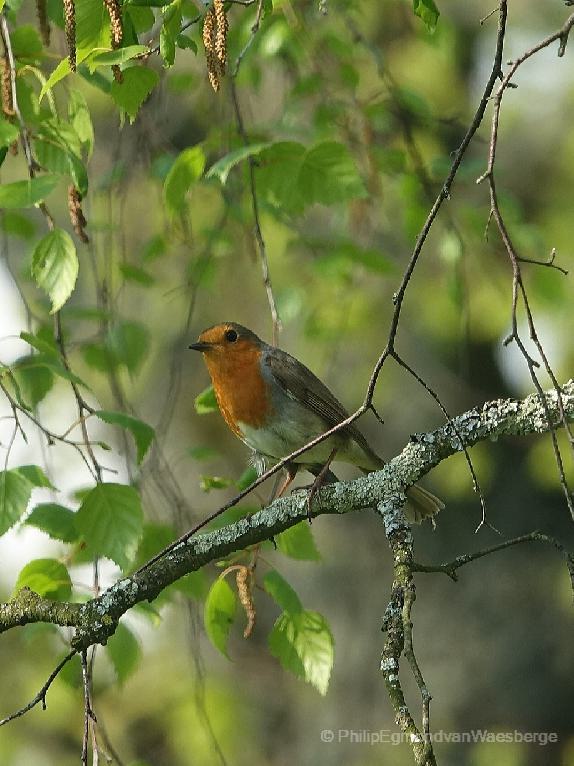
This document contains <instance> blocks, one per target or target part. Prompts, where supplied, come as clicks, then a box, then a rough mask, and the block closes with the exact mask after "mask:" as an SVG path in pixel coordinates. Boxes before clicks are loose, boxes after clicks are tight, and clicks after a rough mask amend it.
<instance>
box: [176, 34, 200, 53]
mask: <svg viewBox="0 0 574 766" xmlns="http://www.w3.org/2000/svg"><path fill="white" fill-rule="evenodd" d="M175 44H176V45H177V47H178V48H181V49H182V50H186V49H189V50H192V51H193V52H194V53H197V43H196V42H195V40H192V39H191V37H188V36H187V35H178V36H177V37H176V38H175Z"/></svg>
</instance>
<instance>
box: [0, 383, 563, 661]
mask: <svg viewBox="0 0 574 766" xmlns="http://www.w3.org/2000/svg"><path fill="white" fill-rule="evenodd" d="M562 402H563V406H564V413H565V415H566V417H567V418H568V420H570V421H574V380H572V381H570V382H568V383H567V384H565V385H564V386H563V387H562ZM547 413H549V414H550V424H549V422H548V420H547ZM560 422H561V412H560V407H559V404H558V396H557V393H556V391H555V390H554V389H553V390H552V391H550V392H548V393H547V394H546V395H545V402H544V404H543V403H542V402H541V401H540V397H539V396H538V395H537V394H535V395H532V396H529V397H527V398H526V399H524V400H522V401H517V400H514V399H501V400H496V401H492V402H487V403H486V404H484V405H483V406H482V407H481V408H475V409H473V410H469V411H468V412H465V413H463V414H462V415H459V416H458V417H456V418H454V420H453V422H452V423H450V424H447V425H445V426H443V427H441V428H438V429H437V430H435V431H432V432H429V433H424V434H416V435H414V436H412V437H411V440H410V441H409V443H408V444H407V445H406V446H405V448H404V449H403V450H402V452H400V453H399V454H398V455H397V456H396V457H394V458H393V459H392V460H390V461H389V462H388V463H387V464H386V465H385V466H384V468H383V469H382V470H381V471H376V472H374V473H372V474H369V475H368V476H364V477H361V478H359V479H355V480H354V481H350V482H340V483H337V484H333V485H331V486H329V487H325V488H324V489H323V490H321V491H320V493H319V495H318V497H317V501H316V503H315V504H314V506H313V513H314V515H315V516H319V515H323V514H339V513H347V512H349V511H356V510H360V509H364V508H370V507H376V506H379V505H380V504H381V503H383V504H386V503H389V502H391V501H393V502H395V505H396V498H397V497H400V499H401V501H404V491H405V488H407V487H409V486H410V485H411V484H413V483H414V482H416V481H417V480H418V479H420V477H421V476H424V475H425V474H426V473H428V472H429V471H430V470H431V469H432V468H433V467H434V466H436V465H437V464H438V463H440V462H441V461H442V460H445V459H446V458H447V457H449V456H450V455H453V454H455V453H457V452H460V451H461V450H462V449H463V447H471V446H472V445H473V444H476V443H477V442H480V441H485V440H487V439H493V438H499V437H503V436H513V435H514V436H520V435H524V434H531V433H544V432H547V431H548V430H549V428H550V427H551V426H553V427H557V426H558V425H559V423H560ZM306 517H307V493H306V492H295V493H294V494H293V495H291V496H289V497H285V498H281V499H279V500H276V501H275V502H273V503H272V504H271V505H270V506H268V507H267V508H264V509H262V510H261V511H259V512H257V513H255V514H253V515H252V516H249V517H247V518H243V519H240V520H239V521H237V522H235V523H233V524H228V525H226V526H224V527H222V528H220V529H217V530H215V531H212V532H207V533H205V534H201V535H198V536H195V537H191V538H189V539H188V540H185V541H184V542H182V543H180V544H179V545H178V546H176V547H175V548H173V549H171V550H169V551H167V552H166V553H165V554H164V555H163V556H161V557H160V558H159V559H158V560H157V561H154V562H153V563H152V564H151V565H150V566H149V567H147V568H144V569H142V570H139V571H138V572H136V573H134V574H132V575H131V576H128V577H125V578H123V579H122V580H119V581H118V582H117V583H115V584H114V585H112V586H111V587H110V588H108V589H107V590H106V591H104V592H103V593H102V594H101V595H99V596H98V597H97V598H93V599H91V600H90V601H88V602H86V603H85V604H71V603H67V602H58V601H50V600H49V599H45V598H42V597H40V596H37V595H36V594H32V592H31V591H30V590H28V589H23V590H22V591H20V592H19V593H18V594H17V595H16V596H15V597H14V598H13V599H11V600H10V601H8V602H7V603H5V604H1V605H0V632H4V631H6V630H9V629H10V628H13V627H16V626H18V625H25V624H28V623H31V622H50V623H53V624H56V625H67V626H72V627H75V628H76V632H75V636H74V638H73V641H72V646H73V648H75V649H76V650H80V651H81V650H82V649H84V648H86V647H88V646H90V645H92V644H95V643H105V642H106V641H107V639H108V638H109V637H110V636H111V635H112V634H113V633H114V631H115V629H116V627H117V624H118V621H119V619H120V617H121V616H122V615H123V614H125V612H127V611H128V610H129V609H131V608H132V607H133V606H134V605H135V604H137V603H140V602H142V601H151V600H153V599H154V598H156V597H157V596H158V595H159V593H161V591H162V590H163V589H164V588H166V587H167V586H168V585H170V584H171V583H173V582H175V581H176V580H178V579H179V578H180V577H182V576H183V575H185V574H187V573H189V572H192V571H196V570H198V569H200V568H201V567H203V566H205V565H206V564H208V563H210V562H212V561H217V560H219V559H221V558H223V557H225V556H228V555H229V554H230V553H232V552H234V551H237V550H242V549H244V548H246V547H248V546H251V545H255V544H257V543H259V542H261V541H263V540H266V539H269V538H270V537H272V536H273V535H275V534H278V533H279V532H282V531H284V530H285V529H287V528H289V527H291V526H293V525H294V524H296V523H298V522H299V521H302V520H303V519H305V518H306Z"/></svg>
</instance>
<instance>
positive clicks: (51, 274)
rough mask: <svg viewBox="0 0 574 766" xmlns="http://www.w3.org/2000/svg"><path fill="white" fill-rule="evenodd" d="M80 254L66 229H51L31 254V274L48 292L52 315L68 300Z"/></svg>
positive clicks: (76, 273) (75, 277)
mask: <svg viewBox="0 0 574 766" xmlns="http://www.w3.org/2000/svg"><path fill="white" fill-rule="evenodd" d="M78 267H79V265H78V256H77V255H76V246H75V245H74V242H73V241H72V238H71V237H70V235H69V234H68V232H67V231H64V229H54V230H53V231H50V232H48V234H46V235H45V236H44V237H43V238H42V239H41V240H40V241H39V242H38V244H37V245H36V249H35V250H34V254H33V256H32V276H33V277H34V279H35V281H36V284H37V285H38V287H40V288H41V289H42V290H44V292H46V293H47V294H48V297H49V298H50V300H51V302H52V312H51V313H52V314H53V313H54V312H55V311H58V310H59V309H61V308H62V306H63V305H64V303H65V302H66V301H67V300H68V298H69V297H70V295H71V294H72V291H73V289H74V286H75V284H76V279H77V277H78Z"/></svg>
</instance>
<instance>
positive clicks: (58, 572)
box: [14, 559, 72, 601]
mask: <svg viewBox="0 0 574 766" xmlns="http://www.w3.org/2000/svg"><path fill="white" fill-rule="evenodd" d="M22 588H30V590H33V591H34V593H37V594H38V595H39V596H45V597H46V598H53V599H56V600H57V601H66V600H67V599H69V598H70V596H71V595H72V582H71V580H70V575H69V573H68V570H67V569H66V567H65V566H64V565H63V564H62V563H61V562H60V561H56V559H34V561H30V562H29V563H28V564H26V566H25V567H24V569H22V571H21V572H20V574H19V575H18V580H17V581H16V585H15V586H14V594H16V593H18V591H19V590H21V589H22Z"/></svg>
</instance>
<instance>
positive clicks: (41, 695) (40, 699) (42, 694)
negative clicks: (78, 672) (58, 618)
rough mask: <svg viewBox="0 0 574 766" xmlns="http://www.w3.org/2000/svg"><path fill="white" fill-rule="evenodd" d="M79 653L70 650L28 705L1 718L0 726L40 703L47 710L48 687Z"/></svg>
mask: <svg viewBox="0 0 574 766" xmlns="http://www.w3.org/2000/svg"><path fill="white" fill-rule="evenodd" d="M76 654H77V652H76V650H75V649H73V650H72V651H71V652H69V653H68V654H67V655H66V656H65V657H64V659H63V660H61V661H60V662H59V663H58V664H57V665H56V667H55V668H54V670H53V671H52V672H51V673H50V675H49V676H48V680H47V681H46V683H45V684H44V686H42V688H41V689H40V691H39V692H38V694H36V696H35V697H34V698H33V699H32V700H30V702H28V704H27V705H24V707H23V708H20V710H17V711H16V712H15V713H12V714H11V715H9V716H6V718H2V719H0V726H4V724H7V723H10V721H13V720H14V719H15V718H20V717H21V716H23V715H25V714H26V713H27V712H28V711H30V710H32V708H33V707H36V705H38V704H40V703H41V704H42V710H46V695H47V694H48V689H49V688H50V686H51V685H52V683H53V682H54V681H55V680H56V677H57V676H58V675H59V673H60V671H61V670H62V669H63V667H64V666H65V665H67V664H68V662H69V661H70V660H71V659H72V657H75V655H76Z"/></svg>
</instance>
